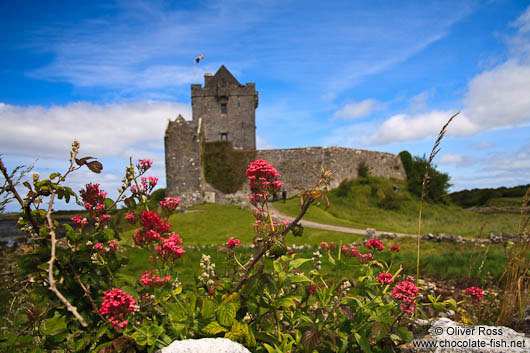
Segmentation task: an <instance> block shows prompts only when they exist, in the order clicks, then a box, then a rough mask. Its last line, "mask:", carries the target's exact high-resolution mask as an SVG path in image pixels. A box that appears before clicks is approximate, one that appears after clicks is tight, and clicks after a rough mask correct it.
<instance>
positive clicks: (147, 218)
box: [132, 211, 171, 245]
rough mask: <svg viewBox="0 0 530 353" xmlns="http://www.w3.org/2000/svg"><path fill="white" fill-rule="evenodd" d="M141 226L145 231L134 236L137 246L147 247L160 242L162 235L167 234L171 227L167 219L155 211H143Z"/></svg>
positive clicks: (142, 230) (140, 231)
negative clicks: (149, 244)
mask: <svg viewBox="0 0 530 353" xmlns="http://www.w3.org/2000/svg"><path fill="white" fill-rule="evenodd" d="M140 224H141V225H142V226H143V229H141V230H139V231H137V232H136V234H133V235H132V237H133V239H134V243H135V244H136V245H146V244H148V243H151V242H153V241H158V240H159V239H160V235H161V234H163V233H167V232H168V231H169V228H170V227H171V224H170V223H167V219H165V218H162V217H160V216H159V215H158V214H157V213H156V212H153V211H143V212H142V213H141V214H140Z"/></svg>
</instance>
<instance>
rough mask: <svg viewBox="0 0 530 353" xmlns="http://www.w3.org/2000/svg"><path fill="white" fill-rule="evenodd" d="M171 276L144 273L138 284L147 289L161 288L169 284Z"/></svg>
mask: <svg viewBox="0 0 530 353" xmlns="http://www.w3.org/2000/svg"><path fill="white" fill-rule="evenodd" d="M170 280H171V276H170V275H167V276H165V277H160V276H155V275H154V271H144V273H143V274H142V277H141V278H140V283H141V284H143V285H144V286H146V287H148V288H153V287H163V286H165V285H166V284H168V283H169V281H170Z"/></svg>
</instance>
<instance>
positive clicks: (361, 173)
mask: <svg viewBox="0 0 530 353" xmlns="http://www.w3.org/2000/svg"><path fill="white" fill-rule="evenodd" d="M369 175H370V168H368V165H367V164H366V162H365V161H360V162H359V165H358V166H357V177H358V178H367V177H368V176H369Z"/></svg>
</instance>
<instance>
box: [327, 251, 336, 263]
mask: <svg viewBox="0 0 530 353" xmlns="http://www.w3.org/2000/svg"><path fill="white" fill-rule="evenodd" d="M328 260H329V262H330V263H331V264H332V265H335V259H334V258H333V256H331V253H330V252H328Z"/></svg>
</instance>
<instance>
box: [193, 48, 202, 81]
mask: <svg viewBox="0 0 530 353" xmlns="http://www.w3.org/2000/svg"><path fill="white" fill-rule="evenodd" d="M202 59H204V55H202V54H199V56H198V57H196V58H195V60H194V62H193V81H196V80H197V64H198V63H200V62H201V60H202Z"/></svg>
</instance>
